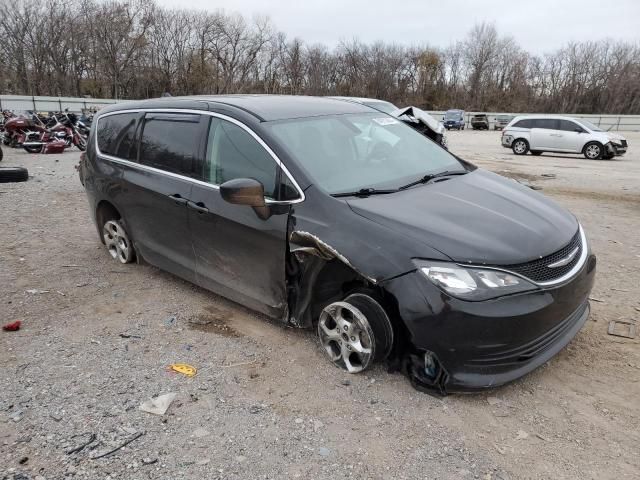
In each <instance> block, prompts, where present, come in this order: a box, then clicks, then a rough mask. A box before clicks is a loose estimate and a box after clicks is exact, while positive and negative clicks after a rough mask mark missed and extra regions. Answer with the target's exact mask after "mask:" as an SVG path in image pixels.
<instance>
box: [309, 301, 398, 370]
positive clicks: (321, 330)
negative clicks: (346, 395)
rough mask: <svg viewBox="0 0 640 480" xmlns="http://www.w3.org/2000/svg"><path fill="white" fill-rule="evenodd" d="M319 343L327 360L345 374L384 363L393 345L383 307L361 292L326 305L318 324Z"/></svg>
mask: <svg viewBox="0 0 640 480" xmlns="http://www.w3.org/2000/svg"><path fill="white" fill-rule="evenodd" d="M318 336H319V338H320V344H321V345H322V347H323V348H324V350H325V352H326V353H327V355H328V356H329V358H330V360H331V361H332V362H333V363H334V364H335V365H337V366H338V367H340V368H342V369H344V370H346V371H348V372H349V373H359V372H362V371H364V370H366V369H367V368H368V367H370V366H371V365H372V364H373V363H374V362H376V361H381V360H384V359H385V358H386V357H387V356H388V355H389V353H390V351H391V347H392V346H393V328H392V326H391V321H390V320H389V317H388V316H387V313H386V312H385V310H384V308H383V307H382V306H381V305H380V304H379V303H378V302H377V301H376V300H375V299H374V298H373V297H371V296H369V295H368V294H364V293H354V294H352V295H349V296H348V297H347V298H345V299H344V301H342V302H334V303H331V304H329V305H327V306H326V307H325V308H324V309H323V310H322V313H321V314H320V321H319V322H318Z"/></svg>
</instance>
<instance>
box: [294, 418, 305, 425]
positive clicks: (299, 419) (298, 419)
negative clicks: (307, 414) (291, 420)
mask: <svg viewBox="0 0 640 480" xmlns="http://www.w3.org/2000/svg"><path fill="white" fill-rule="evenodd" d="M295 422H296V423H297V424H298V425H301V424H302V422H304V420H302V419H301V418H296V419H295Z"/></svg>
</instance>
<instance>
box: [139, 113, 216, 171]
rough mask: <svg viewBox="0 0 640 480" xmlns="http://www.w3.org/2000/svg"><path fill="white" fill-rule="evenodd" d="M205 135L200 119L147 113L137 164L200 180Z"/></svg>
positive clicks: (179, 115) (191, 116)
mask: <svg viewBox="0 0 640 480" xmlns="http://www.w3.org/2000/svg"><path fill="white" fill-rule="evenodd" d="M205 131H206V127H205V122H204V121H203V119H202V116H201V115H193V114H170V113H148V114H147V115H146V116H145V118H144V127H143V129H142V139H141V141H140V163H141V164H143V165H148V166H149V167H154V168H158V169H160V170H164V171H165V172H171V173H177V174H179V175H184V176H186V177H191V178H197V179H200V178H201V177H202V157H203V155H202V145H203V136H204V134H205Z"/></svg>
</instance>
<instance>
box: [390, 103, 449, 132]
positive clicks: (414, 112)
mask: <svg viewBox="0 0 640 480" xmlns="http://www.w3.org/2000/svg"><path fill="white" fill-rule="evenodd" d="M391 115H393V116H394V117H396V118H400V117H402V116H403V115H408V116H409V117H413V118H415V119H416V120H417V121H418V122H422V123H423V124H425V125H426V126H427V127H429V128H430V129H431V130H433V131H434V132H436V133H440V134H442V133H444V125H443V124H442V123H440V122H439V121H437V120H436V119H435V118H433V117H432V116H431V115H429V114H428V113H427V112H425V111H424V110H420V109H419V108H418V107H405V108H399V109H398V110H394V111H393V112H391Z"/></svg>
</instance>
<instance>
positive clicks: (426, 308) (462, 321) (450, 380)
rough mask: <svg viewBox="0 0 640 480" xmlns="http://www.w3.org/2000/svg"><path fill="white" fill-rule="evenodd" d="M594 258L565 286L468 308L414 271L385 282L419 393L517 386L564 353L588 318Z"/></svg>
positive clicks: (407, 364)
mask: <svg viewBox="0 0 640 480" xmlns="http://www.w3.org/2000/svg"><path fill="white" fill-rule="evenodd" d="M595 264H596V259H595V256H594V255H590V256H589V258H588V259H587V261H586V262H585V265H584V267H583V268H582V270H581V271H580V272H579V273H578V274H577V275H576V276H575V277H573V278H572V279H571V280H570V281H569V282H568V283H565V284H563V285H560V286H557V287H552V288H546V289H541V290H537V291H533V292H528V293H522V294H516V295H511V296H505V297H500V298H496V299H492V300H487V301H480V302H470V301H463V300H459V299H455V298H452V297H450V296H448V295H447V294H445V293H444V292H442V291H441V290H439V289H437V288H436V287H434V286H433V285H431V284H429V283H428V282H426V281H425V279H424V278H423V277H422V275H420V274H419V273H418V272H413V273H410V274H407V275H403V276H402V277H398V278H395V279H393V280H390V281H389V282H385V288H386V289H387V290H388V291H389V292H390V293H392V294H393V295H394V296H395V297H396V299H397V301H398V305H399V306H400V316H401V317H402V321H403V323H404V324H405V325H406V327H407V329H408V332H409V337H410V339H409V342H410V344H411V345H410V346H409V348H408V351H407V352H406V353H405V354H404V360H403V361H404V364H403V367H404V370H405V372H406V373H407V374H408V375H409V377H410V380H411V382H412V383H413V385H414V386H416V387H417V388H420V389H422V390H425V391H428V392H429V393H436V394H441V395H443V394H446V393H451V392H469V391H475V390H482V389H486V388H492V387H496V386H499V385H503V384H505V383H508V382H511V381H513V380H516V379H518V378H520V377H522V376H523V375H525V374H527V373H529V372H531V371H532V370H534V369H536V368H538V367H539V366H541V365H542V364H544V363H545V362H547V361H548V360H549V359H550V358H552V357H553V356H554V355H556V354H557V353H558V352H559V351H560V350H562V349H563V348H564V347H565V346H566V345H567V344H568V343H569V342H570V341H571V339H572V338H573V337H574V336H575V335H576V333H577V332H578V331H579V330H580V328H581V327H582V326H583V325H584V323H585V322H586V320H587V318H588V315H589V303H588V296H589V292H590V291H591V288H592V286H593V281H594V277H595Z"/></svg>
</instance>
